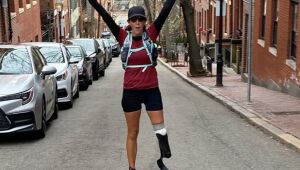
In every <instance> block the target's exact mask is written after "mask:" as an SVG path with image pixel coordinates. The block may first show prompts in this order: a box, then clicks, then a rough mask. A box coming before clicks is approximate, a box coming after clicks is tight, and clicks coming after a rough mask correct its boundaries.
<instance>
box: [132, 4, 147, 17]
mask: <svg viewBox="0 0 300 170" xmlns="http://www.w3.org/2000/svg"><path fill="white" fill-rule="evenodd" d="M136 16H139V17H143V18H145V19H147V18H146V14H145V9H144V8H143V7H141V6H133V7H131V8H130V9H129V11H128V20H130V19H131V18H132V17H136Z"/></svg>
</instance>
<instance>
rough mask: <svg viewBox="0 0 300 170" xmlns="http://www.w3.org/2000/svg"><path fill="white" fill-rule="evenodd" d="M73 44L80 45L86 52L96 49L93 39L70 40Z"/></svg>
mask: <svg viewBox="0 0 300 170" xmlns="http://www.w3.org/2000/svg"><path fill="white" fill-rule="evenodd" d="M72 43H73V45H80V46H81V47H82V48H84V49H85V51H86V52H87V53H93V52H95V51H96V49H95V44H94V41H93V40H72Z"/></svg>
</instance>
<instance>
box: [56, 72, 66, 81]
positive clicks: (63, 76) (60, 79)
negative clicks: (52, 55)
mask: <svg viewBox="0 0 300 170" xmlns="http://www.w3.org/2000/svg"><path fill="white" fill-rule="evenodd" d="M67 77H68V71H67V70H66V71H65V72H64V73H63V74H61V75H59V76H56V80H57V81H62V80H66V79H67Z"/></svg>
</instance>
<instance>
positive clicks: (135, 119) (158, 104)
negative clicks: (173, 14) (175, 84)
mask: <svg viewBox="0 0 300 170" xmlns="http://www.w3.org/2000/svg"><path fill="white" fill-rule="evenodd" d="M89 2H90V3H91V5H92V6H93V7H94V8H95V9H96V10H97V11H98V13H99V14H100V15H101V16H102V18H103V20H104V21H105V22H106V24H107V26H108V27H109V28H110V30H111V32H112V33H113V35H114V36H115V37H116V38H117V40H118V42H119V44H120V45H121V46H123V45H124V46H127V47H128V48H129V50H130V51H131V52H128V49H127V51H126V52H125V53H126V54H125V57H127V58H126V59H125V60H126V63H125V67H124V68H125V74H124V83H123V88H124V89H123V97H122V107H123V110H124V112H125V117H126V122H127V129H128V134H127V143H126V148H127V158H128V163H129V170H135V161H136V155H137V137H138V132H139V121H140V115H141V104H142V103H144V104H145V106H146V110H147V113H148V115H149V118H150V120H151V123H152V125H153V130H154V132H155V134H156V136H157V138H158V141H159V148H160V152H161V158H160V159H159V160H158V161H157V163H158V166H159V167H160V168H161V169H163V168H165V167H164V164H163V162H162V158H170V157H171V151H170V147H169V142H168V136H167V130H166V128H165V125H164V116H163V104H162V99H161V94H160V91H159V87H158V79H157V72H156V69H155V67H154V64H153V61H152V58H151V54H149V50H148V49H147V45H145V44H146V43H145V41H146V40H145V39H147V38H149V39H150V41H152V42H155V41H156V39H157V37H158V35H159V32H160V30H161V28H162V26H163V23H164V22H165V20H166V19H167V17H168V15H169V13H170V11H171V9H172V7H173V5H174V3H175V0H167V1H166V2H165V4H164V6H163V8H162V10H161V12H160V14H159V16H158V18H157V19H156V20H155V21H154V22H153V23H152V24H151V25H150V26H149V28H147V29H146V27H145V25H146V21H147V18H146V15H145V10H144V8H143V7H141V6H134V7H132V8H130V9H129V11H128V24H129V31H128V32H127V31H125V30H124V29H122V28H120V27H119V26H118V25H117V24H116V23H115V22H114V20H113V19H112V17H111V16H110V15H109V14H108V13H107V12H106V10H105V9H104V8H103V7H102V6H101V5H100V4H99V3H98V2H97V0H89ZM145 37H146V38H145ZM143 47H144V48H143ZM138 49H139V50H138ZM123 50H124V47H123ZM122 52H123V53H124V51H122ZM122 52H121V53H122ZM123 64H124V61H123Z"/></svg>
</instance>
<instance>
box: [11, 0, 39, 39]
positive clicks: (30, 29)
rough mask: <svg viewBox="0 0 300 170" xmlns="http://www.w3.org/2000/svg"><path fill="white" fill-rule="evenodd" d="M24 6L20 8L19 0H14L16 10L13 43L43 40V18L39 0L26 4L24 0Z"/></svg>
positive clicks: (13, 24) (13, 23) (13, 16)
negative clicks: (41, 17)
mask: <svg viewBox="0 0 300 170" xmlns="http://www.w3.org/2000/svg"><path fill="white" fill-rule="evenodd" d="M23 5H24V8H23V9H21V8H19V1H18V0H14V8H15V9H16V12H15V13H14V14H12V30H13V37H12V43H18V42H28V41H41V38H42V37H41V20H40V4H39V0H36V1H32V0H30V4H26V0H23Z"/></svg>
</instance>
